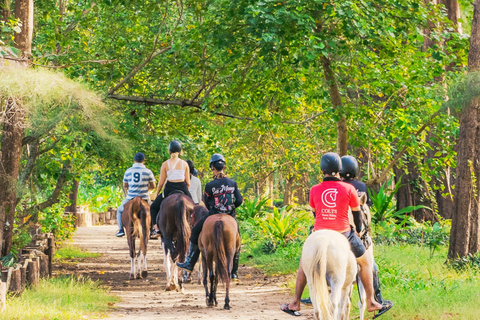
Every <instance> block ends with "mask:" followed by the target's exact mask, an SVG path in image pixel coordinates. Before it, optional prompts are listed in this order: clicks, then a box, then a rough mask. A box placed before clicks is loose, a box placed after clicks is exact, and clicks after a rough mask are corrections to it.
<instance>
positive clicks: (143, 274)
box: [142, 270, 148, 279]
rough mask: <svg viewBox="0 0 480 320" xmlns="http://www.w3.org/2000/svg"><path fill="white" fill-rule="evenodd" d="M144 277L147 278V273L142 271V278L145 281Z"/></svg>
mask: <svg viewBox="0 0 480 320" xmlns="http://www.w3.org/2000/svg"><path fill="white" fill-rule="evenodd" d="M146 277H148V271H146V270H144V271H142V278H143V279H145V278H146Z"/></svg>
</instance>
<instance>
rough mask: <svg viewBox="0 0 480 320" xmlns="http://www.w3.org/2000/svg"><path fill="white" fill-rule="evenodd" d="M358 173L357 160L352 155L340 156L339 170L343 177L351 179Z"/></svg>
mask: <svg viewBox="0 0 480 320" xmlns="http://www.w3.org/2000/svg"><path fill="white" fill-rule="evenodd" d="M357 173H358V162H357V159H355V158H354V157H352V156H343V157H342V170H340V176H342V177H343V178H345V179H353V178H355V176H356V175H357Z"/></svg>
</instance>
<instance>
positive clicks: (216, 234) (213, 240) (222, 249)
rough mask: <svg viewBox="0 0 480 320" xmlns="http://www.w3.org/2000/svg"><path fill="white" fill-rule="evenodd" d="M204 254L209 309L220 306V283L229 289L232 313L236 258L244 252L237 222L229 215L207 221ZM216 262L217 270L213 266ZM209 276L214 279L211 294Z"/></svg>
mask: <svg viewBox="0 0 480 320" xmlns="http://www.w3.org/2000/svg"><path fill="white" fill-rule="evenodd" d="M198 247H199V248H200V252H201V253H202V265H203V286H204V287H205V295H206V303H207V306H209V307H212V306H214V305H215V306H217V304H218V303H217V284H218V280H219V279H220V280H221V281H222V282H223V283H225V285H226V294H225V305H224V309H227V310H228V309H230V297H229V293H230V276H231V274H230V273H231V271H232V266H233V256H234V255H235V253H236V252H237V251H238V250H240V235H239V233H238V225H237V221H235V219H234V218H232V217H231V216H229V215H227V214H214V215H211V216H210V217H208V218H207V220H205V223H204V225H203V229H202V232H201V233H200V237H199V238H198ZM214 262H215V270H214V269H213V263H214ZM207 274H208V276H209V278H210V293H209V292H208V282H207Z"/></svg>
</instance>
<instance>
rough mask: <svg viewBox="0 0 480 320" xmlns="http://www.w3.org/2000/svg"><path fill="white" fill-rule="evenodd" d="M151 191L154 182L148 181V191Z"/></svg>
mask: <svg viewBox="0 0 480 320" xmlns="http://www.w3.org/2000/svg"><path fill="white" fill-rule="evenodd" d="M153 189H155V182H153V181H148V190H153Z"/></svg>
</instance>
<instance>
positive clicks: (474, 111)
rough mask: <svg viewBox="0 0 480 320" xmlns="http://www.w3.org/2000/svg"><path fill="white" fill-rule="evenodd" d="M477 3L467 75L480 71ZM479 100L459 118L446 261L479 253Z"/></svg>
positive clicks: (479, 9)
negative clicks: (455, 173) (455, 168)
mask: <svg viewBox="0 0 480 320" xmlns="http://www.w3.org/2000/svg"><path fill="white" fill-rule="evenodd" d="M479 69H480V0H475V2H474V4H473V21H472V32H471V36H470V51H469V53H468V73H469V74H470V75H472V74H475V73H477V72H479V71H480V70H479ZM479 188H480V97H474V98H473V99H472V100H471V101H470V102H469V103H468V105H467V106H466V107H465V109H464V110H463V111H462V113H461V115H460V133H459V139H458V148H457V184H456V187H455V211H454V213H453V217H452V231H451V233H450V246H449V250H448V257H449V258H450V259H455V258H457V257H464V256H466V255H468V254H474V253H476V252H478V251H479V243H480V232H479V229H480V215H479V208H480V206H479V205H478V200H479V190H480V189H479Z"/></svg>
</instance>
